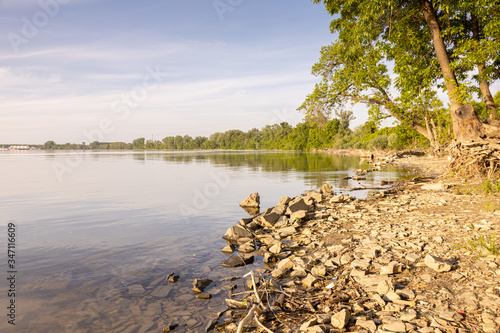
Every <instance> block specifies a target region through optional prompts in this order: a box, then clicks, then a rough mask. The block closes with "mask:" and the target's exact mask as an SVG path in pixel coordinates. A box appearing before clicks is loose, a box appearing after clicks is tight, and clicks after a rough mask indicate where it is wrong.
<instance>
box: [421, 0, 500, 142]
mask: <svg viewBox="0 0 500 333" xmlns="http://www.w3.org/2000/svg"><path fill="white" fill-rule="evenodd" d="M419 4H420V10H421V12H422V14H423V16H424V19H425V22H426V23H427V26H428V27H429V31H430V33H431V38H432V42H433V44H434V50H435V51H436V56H437V59H438V61H439V65H440V67H441V72H442V74H443V79H444V81H445V84H446V90H447V93H448V98H449V99H450V106H451V119H452V121H453V134H454V136H455V139H456V140H458V141H470V140H481V139H483V138H485V137H486V136H487V131H485V130H484V129H483V123H482V122H481V120H480V119H479V117H478V116H477V114H476V112H475V111H474V108H473V107H472V106H471V105H464V104H463V103H461V102H460V98H459V96H458V81H457V79H456V77H455V73H454V72H453V69H452V68H451V65H450V57H449V56H448V53H447V51H446V46H445V44H444V40H443V38H442V37H441V27H440V26H439V21H438V19H437V15H436V11H435V9H434V7H433V6H432V0H419ZM490 132H491V131H490ZM499 137H500V136H499Z"/></svg>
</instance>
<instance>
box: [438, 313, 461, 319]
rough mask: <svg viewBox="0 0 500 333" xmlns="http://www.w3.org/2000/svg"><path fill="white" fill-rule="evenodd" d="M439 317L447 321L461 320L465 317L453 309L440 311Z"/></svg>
mask: <svg viewBox="0 0 500 333" xmlns="http://www.w3.org/2000/svg"><path fill="white" fill-rule="evenodd" d="M439 318H442V319H444V320H446V321H461V320H463V319H464V317H463V316H462V315H461V314H459V313H457V312H453V311H443V312H440V313H439Z"/></svg>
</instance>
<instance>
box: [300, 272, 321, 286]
mask: <svg viewBox="0 0 500 333" xmlns="http://www.w3.org/2000/svg"><path fill="white" fill-rule="evenodd" d="M317 281H318V279H317V278H316V277H315V276H314V275H311V274H307V276H306V278H305V279H303V280H302V284H303V285H304V287H306V288H311V287H312V286H313V285H314V284H315V283H316V282H317Z"/></svg>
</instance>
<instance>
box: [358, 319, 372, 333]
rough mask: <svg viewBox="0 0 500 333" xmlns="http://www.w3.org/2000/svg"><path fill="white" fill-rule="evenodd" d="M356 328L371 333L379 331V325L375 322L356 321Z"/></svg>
mask: <svg viewBox="0 0 500 333" xmlns="http://www.w3.org/2000/svg"><path fill="white" fill-rule="evenodd" d="M356 326H359V327H361V328H364V329H367V330H369V331H371V332H375V331H376V330H377V324H375V322H374V321H373V320H363V319H358V320H356Z"/></svg>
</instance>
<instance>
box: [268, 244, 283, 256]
mask: <svg viewBox="0 0 500 333" xmlns="http://www.w3.org/2000/svg"><path fill="white" fill-rule="evenodd" d="M281 250H282V243H281V242H277V243H276V244H274V245H273V246H271V247H270V248H269V252H271V253H274V254H278V253H281Z"/></svg>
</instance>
